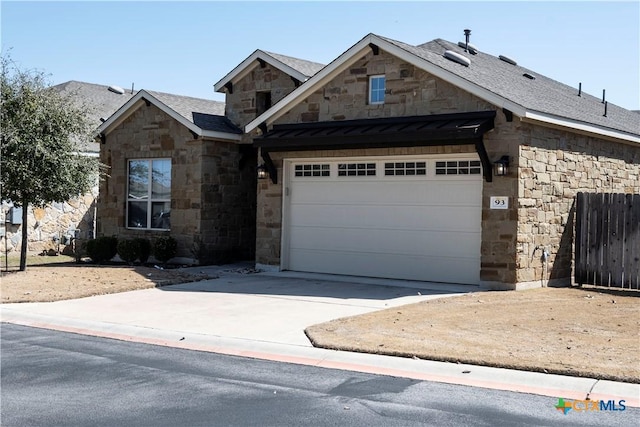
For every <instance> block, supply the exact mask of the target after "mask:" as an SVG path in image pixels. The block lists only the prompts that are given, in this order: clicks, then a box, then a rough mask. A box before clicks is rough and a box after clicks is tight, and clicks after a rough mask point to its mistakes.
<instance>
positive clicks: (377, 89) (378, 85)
mask: <svg viewBox="0 0 640 427" xmlns="http://www.w3.org/2000/svg"><path fill="white" fill-rule="evenodd" d="M384 90H385V79H384V75H378V76H370V77H369V104H384Z"/></svg>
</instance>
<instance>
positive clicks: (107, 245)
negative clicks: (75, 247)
mask: <svg viewBox="0 0 640 427" xmlns="http://www.w3.org/2000/svg"><path fill="white" fill-rule="evenodd" d="M117 253H118V239H117V238H116V237H113V236H102V237H98V238H96V239H93V240H89V241H88V242H87V255H88V256H89V258H91V259H92V260H93V262H95V263H98V264H100V263H103V262H105V261H109V260H111V258H113V257H114V256H116V254H117Z"/></svg>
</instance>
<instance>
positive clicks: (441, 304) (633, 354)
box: [305, 288, 640, 383]
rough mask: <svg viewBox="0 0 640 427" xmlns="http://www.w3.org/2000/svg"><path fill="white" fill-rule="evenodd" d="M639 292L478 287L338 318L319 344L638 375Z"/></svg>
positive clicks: (320, 334)
mask: <svg viewBox="0 0 640 427" xmlns="http://www.w3.org/2000/svg"><path fill="white" fill-rule="evenodd" d="M639 297H640V294H638V293H637V292H636V293H632V292H615V291H609V290H597V289H594V288H591V289H585V288H542V289H532V290H527V291H511V292H476V293H471V294H467V295H464V296H457V297H449V298H441V299H435V300H430V301H425V302H420V303H417V304H411V305H406V306H403V307H399V308H393V309H387V310H382V311H377V312H373V313H369V314H364V315H360V316H355V317H348V318H343V319H337V320H333V321H330V322H326V323H322V324H319V325H314V326H312V327H309V328H308V329H307V330H306V331H305V332H306V333H307V336H308V337H309V338H310V339H311V341H312V342H313V344H314V345H315V346H317V347H324V348H331V349H337V350H347V351H358V352H365V353H377V354H387V355H395V356H405V357H417V358H420V359H429V360H440V361H448V362H459V363H470V364H477V365H485V366H498V367H505V368H513V369H519V370H530V371H540V372H549V373H558V374H566V375H573V376H586V377H591V378H599V379H610V380H615V381H624V382H633V383H640V364H639V363H638V355H639V354H640V337H639V334H638V332H639V331H640V304H638V303H639V302H640V299H639Z"/></svg>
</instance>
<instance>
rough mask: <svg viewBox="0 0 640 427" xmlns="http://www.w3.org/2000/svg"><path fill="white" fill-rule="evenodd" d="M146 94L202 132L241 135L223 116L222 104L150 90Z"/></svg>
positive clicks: (240, 131)
mask: <svg viewBox="0 0 640 427" xmlns="http://www.w3.org/2000/svg"><path fill="white" fill-rule="evenodd" d="M147 92H148V93H150V94H151V95H153V96H154V97H155V98H156V99H158V100H159V101H160V102H162V103H163V104H165V105H166V106H167V107H169V108H171V109H172V110H174V111H175V112H176V113H178V114H180V115H181V116H182V117H184V118H185V119H187V120H188V121H190V122H191V123H193V124H195V125H196V126H198V127H199V128H200V129H202V130H209V131H215V132H227V133H237V134H241V133H242V130H240V129H239V128H238V127H237V126H235V125H234V124H233V123H231V121H230V120H229V119H227V118H226V117H225V116H224V102H220V101H213V100H209V99H202V98H192V97H190V96H180V95H173V94H170V93H162V92H154V91H150V90H149V91H147Z"/></svg>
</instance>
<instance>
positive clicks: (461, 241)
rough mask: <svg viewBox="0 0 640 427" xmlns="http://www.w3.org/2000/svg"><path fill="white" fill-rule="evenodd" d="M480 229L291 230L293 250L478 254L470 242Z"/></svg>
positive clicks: (401, 253)
mask: <svg viewBox="0 0 640 427" xmlns="http://www.w3.org/2000/svg"><path fill="white" fill-rule="evenodd" d="M477 238H478V235H477V233H451V232H449V231H437V230H398V229H378V230H370V229H367V228H353V227H344V228H337V227H332V228H329V227H295V228H293V229H292V230H291V245H290V248H291V251H296V250H324V248H331V249H332V250H336V251H346V252H358V251H361V252H366V253H380V254H395V255H407V256H410V255H412V254H415V255H420V256H446V257H454V256H461V257H477V248H476V247H474V246H473V245H469V241H473V240H476V239H477Z"/></svg>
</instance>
